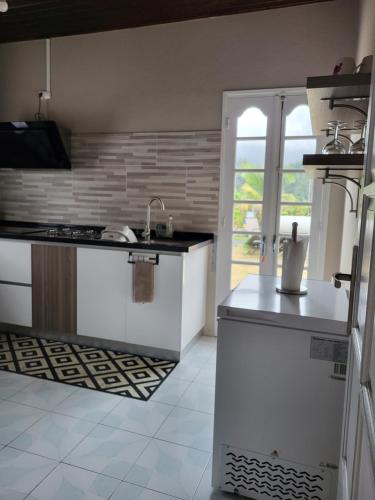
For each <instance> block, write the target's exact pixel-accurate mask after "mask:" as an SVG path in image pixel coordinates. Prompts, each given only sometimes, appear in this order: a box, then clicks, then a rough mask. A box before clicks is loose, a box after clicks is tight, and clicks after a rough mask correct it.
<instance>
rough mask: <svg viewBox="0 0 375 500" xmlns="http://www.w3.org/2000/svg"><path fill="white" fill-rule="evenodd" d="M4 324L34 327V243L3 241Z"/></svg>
mask: <svg viewBox="0 0 375 500" xmlns="http://www.w3.org/2000/svg"><path fill="white" fill-rule="evenodd" d="M0 322H1V323H10V324H14V325H20V326H27V327H31V325H32V308H31V244H30V243H27V242H23V241H7V240H0Z"/></svg>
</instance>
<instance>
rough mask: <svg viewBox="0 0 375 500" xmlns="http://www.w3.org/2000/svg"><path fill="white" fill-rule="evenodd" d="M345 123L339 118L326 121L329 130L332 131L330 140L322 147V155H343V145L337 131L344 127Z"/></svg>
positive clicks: (344, 151)
mask: <svg viewBox="0 0 375 500" xmlns="http://www.w3.org/2000/svg"><path fill="white" fill-rule="evenodd" d="M345 125H346V123H345V122H341V121H339V120H335V121H332V122H328V128H329V130H332V132H333V136H334V137H333V139H332V141H330V142H328V143H327V144H326V145H325V146H324V148H323V151H322V153H323V154H324V155H344V154H346V148H345V145H344V144H343V143H342V142H341V141H340V139H339V131H340V130H341V129H343V128H344V127H345Z"/></svg>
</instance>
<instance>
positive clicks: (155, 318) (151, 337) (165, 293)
mask: <svg viewBox="0 0 375 500" xmlns="http://www.w3.org/2000/svg"><path fill="white" fill-rule="evenodd" d="M140 253H141V252H140ZM134 254H135V255H136V254H137V252H134ZM127 266H128V268H129V274H130V279H129V281H128V283H127V291H126V296H127V300H128V305H127V315H126V340H127V342H130V343H132V344H138V345H144V346H150V347H157V348H160V349H169V350H172V351H179V350H180V346H181V303H182V271H183V258H182V256H180V255H160V256H159V264H158V265H155V266H154V273H155V277H154V286H155V290H154V300H153V302H151V303H149V304H141V303H134V302H133V291H132V283H133V278H132V272H133V269H132V268H133V266H132V265H131V264H127Z"/></svg>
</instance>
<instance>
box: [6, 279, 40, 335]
mask: <svg viewBox="0 0 375 500" xmlns="http://www.w3.org/2000/svg"><path fill="white" fill-rule="evenodd" d="M0 322H2V323H10V324H13V325H20V326H28V327H31V326H32V307H31V286H21V285H13V284H5V283H0Z"/></svg>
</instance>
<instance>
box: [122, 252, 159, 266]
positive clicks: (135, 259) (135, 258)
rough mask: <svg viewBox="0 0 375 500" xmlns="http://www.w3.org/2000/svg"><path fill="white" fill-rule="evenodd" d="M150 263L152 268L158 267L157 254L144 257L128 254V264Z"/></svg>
mask: <svg viewBox="0 0 375 500" xmlns="http://www.w3.org/2000/svg"><path fill="white" fill-rule="evenodd" d="M139 261H140V262H150V263H151V264H153V265H154V266H158V265H159V254H158V253H157V254H156V255H150V256H149V255H145V254H140V255H139V254H136V255H133V252H129V257H128V264H135V263H136V262H139Z"/></svg>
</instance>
